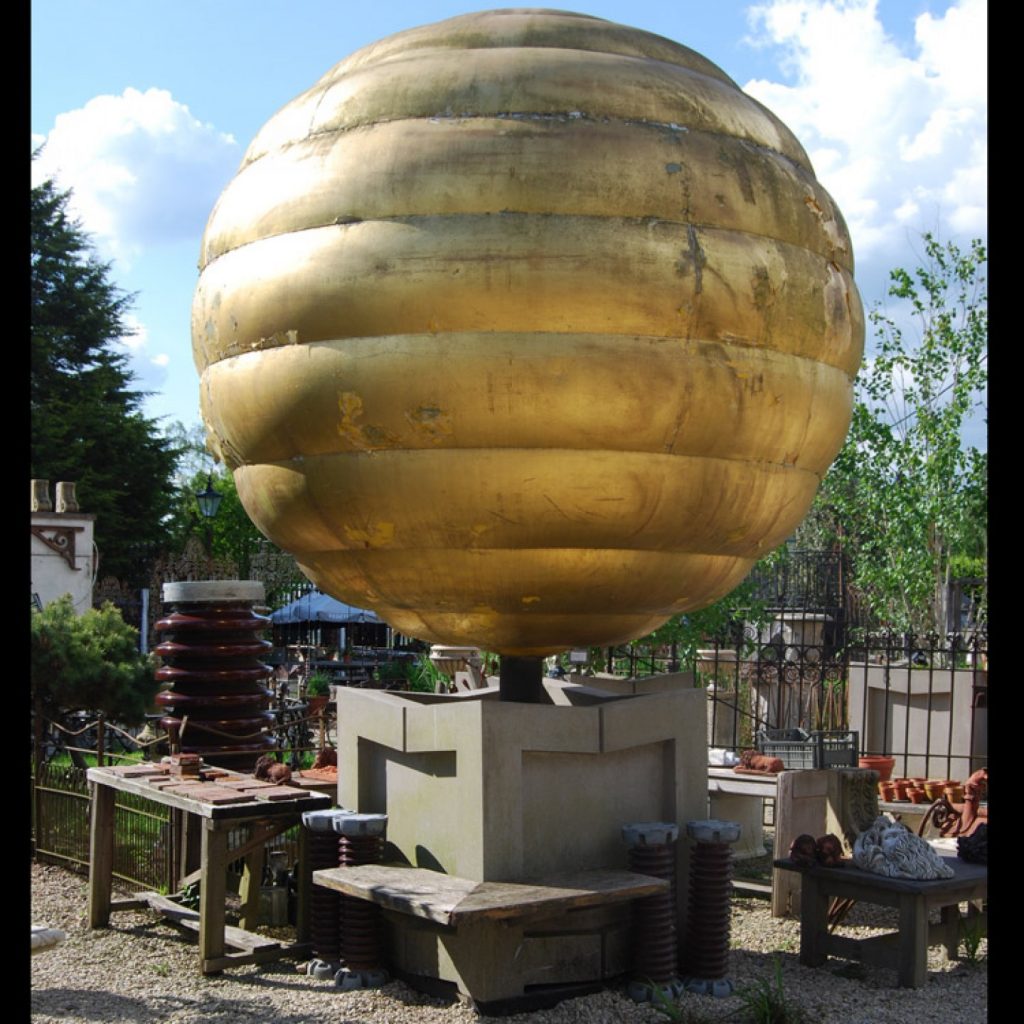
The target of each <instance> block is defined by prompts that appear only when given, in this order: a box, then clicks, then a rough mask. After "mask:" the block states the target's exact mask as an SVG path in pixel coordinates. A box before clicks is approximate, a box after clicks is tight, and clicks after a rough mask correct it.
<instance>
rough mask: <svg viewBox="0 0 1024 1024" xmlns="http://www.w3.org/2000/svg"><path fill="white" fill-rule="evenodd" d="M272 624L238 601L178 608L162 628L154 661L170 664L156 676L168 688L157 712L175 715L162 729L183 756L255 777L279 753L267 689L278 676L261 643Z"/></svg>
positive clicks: (175, 606)
mask: <svg viewBox="0 0 1024 1024" xmlns="http://www.w3.org/2000/svg"><path fill="white" fill-rule="evenodd" d="M179 586H180V585H179ZM269 624H270V620H269V619H268V618H267V617H266V616H264V615H258V614H256V613H255V612H254V611H253V610H252V607H251V602H247V601H230V600H220V601H218V600H202V601H198V600H197V601H195V602H192V601H174V602H172V610H171V612H170V613H169V614H168V615H166V616H164V617H163V618H162V619H160V620H159V621H158V622H157V623H156V626H155V631H156V633H157V634H158V636H160V638H161V642H160V643H159V644H158V645H157V646H156V647H155V648H154V653H155V654H157V655H158V656H159V657H160V659H161V661H162V662H163V664H162V665H161V666H160V668H158V670H157V673H156V675H157V679H158V681H159V682H161V683H163V684H165V685H166V686H167V689H165V690H163V691H162V692H160V693H159V694H158V695H157V697H156V704H157V706H158V707H160V708H161V709H163V710H165V711H166V712H167V714H166V715H165V716H164V717H163V718H162V719H161V723H160V724H161V725H162V726H163V727H164V728H165V729H167V731H168V732H169V733H170V734H171V737H172V739H173V740H174V741H175V742H178V743H179V746H180V749H181V751H182V753H194V754H199V755H200V756H201V757H202V758H203V760H204V761H207V762H208V763H210V764H215V765H219V766H223V767H226V768H232V769H235V770H238V771H251V770H252V767H253V765H254V764H255V762H256V759H257V758H258V757H259V756H260V755H261V754H264V753H267V752H268V751H270V750H273V749H274V748H275V747H276V740H275V739H274V737H273V735H272V733H271V731H270V730H273V727H274V714H273V712H272V710H271V709H270V701H271V692H270V690H269V689H268V688H267V687H266V686H265V685H264V681H265V680H266V678H267V676H268V675H269V673H270V668H269V666H267V665H265V664H264V663H263V662H262V661H261V660H260V658H261V657H262V656H263V655H264V654H265V653H266V652H267V651H268V650H269V649H270V648H271V646H272V645H271V644H270V643H269V642H268V641H265V640H262V639H261V638H260V637H259V636H258V634H259V633H260V632H261V631H263V630H265V629H267V628H268V626H269ZM186 718H187V726H186V728H185V731H184V733H182V732H181V727H182V722H183V721H184V720H185V719H186ZM263 730H268V731H267V732H264V731H263Z"/></svg>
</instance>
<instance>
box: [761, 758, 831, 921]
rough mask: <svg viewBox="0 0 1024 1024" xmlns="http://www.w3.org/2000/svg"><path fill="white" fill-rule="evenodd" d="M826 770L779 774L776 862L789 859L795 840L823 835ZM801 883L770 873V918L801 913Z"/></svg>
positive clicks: (791, 875) (783, 874) (780, 873)
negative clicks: (800, 837) (800, 836)
mask: <svg viewBox="0 0 1024 1024" xmlns="http://www.w3.org/2000/svg"><path fill="white" fill-rule="evenodd" d="M828 773H829V770H828V769H820V770H819V769H813V768H810V769H805V770H802V771H787V772H782V773H780V775H779V776H778V785H777V789H776V796H775V847H774V851H775V858H776V860H781V859H783V858H785V857H788V856H789V847H790V844H791V843H792V842H793V840H794V839H796V837H797V836H799V835H802V834H805V833H806V834H807V835H812V836H814V838H815V839H817V838H818V836H821V835H824V833H825V816H826V809H827V805H828ZM801 882H802V879H801V877H800V875H799V874H798V873H797V872H794V871H780V870H779V869H778V868H776V869H774V870H773V871H772V917H787V916H788V915H790V914H792V915H794V916H795V915H797V914H799V913H800V899H801V895H800V890H801Z"/></svg>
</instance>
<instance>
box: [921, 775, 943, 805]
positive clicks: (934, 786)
mask: <svg viewBox="0 0 1024 1024" xmlns="http://www.w3.org/2000/svg"><path fill="white" fill-rule="evenodd" d="M943 789H945V786H944V784H943V782H942V780H941V779H929V780H928V781H927V782H926V783H925V784H924V792H925V795H926V796H927V797H928V799H929V800H938V799H939V797H940V796H942V791H943Z"/></svg>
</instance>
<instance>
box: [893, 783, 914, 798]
mask: <svg viewBox="0 0 1024 1024" xmlns="http://www.w3.org/2000/svg"><path fill="white" fill-rule="evenodd" d="M909 788H910V783H909V782H908V781H907V780H906V779H901V780H899V781H898V782H896V784H895V799H896V800H908V799H910V798H909V797H908V796H907V790H908V789H909Z"/></svg>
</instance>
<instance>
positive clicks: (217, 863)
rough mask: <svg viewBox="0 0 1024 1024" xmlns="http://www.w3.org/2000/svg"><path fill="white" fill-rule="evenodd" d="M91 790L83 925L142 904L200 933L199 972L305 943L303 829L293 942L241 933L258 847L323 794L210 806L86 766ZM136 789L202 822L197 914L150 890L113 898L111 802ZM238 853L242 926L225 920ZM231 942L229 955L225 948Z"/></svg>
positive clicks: (326, 803)
mask: <svg viewBox="0 0 1024 1024" xmlns="http://www.w3.org/2000/svg"><path fill="white" fill-rule="evenodd" d="M86 778H87V780H88V782H89V788H90V791H91V819H90V826H89V927H90V928H105V927H107V925H108V924H109V923H110V914H111V912H113V911H119V910H137V909H141V908H144V907H149V908H151V909H153V910H156V911H157V912H159V913H161V914H163V915H164V916H166V917H168V918H170V919H171V920H173V921H175V922H176V923H177V924H179V925H181V926H183V927H185V928H189V929H191V930H193V931H198V932H199V961H200V970H201V971H202V973H203V974H215V973H218V972H220V971H221V970H223V969H224V968H225V967H232V966H238V965H241V964H249V963H261V962H264V961H267V960H276V959H279V958H280V957H281V956H284V955H297V954H301V953H303V952H307V951H308V947H309V917H308V915H309V886H310V880H309V874H310V872H309V861H308V852H307V849H306V829H305V828H300V829H299V872H298V875H299V878H298V885H299V889H298V912H297V920H296V942H295V944H294V945H291V946H282V945H281V944H280V943H279V942H275V941H273V940H270V939H267V938H266V937H264V936H260V935H256V934H253V933H252V932H249V931H247V930H245V929H246V928H248V927H252V926H253V925H254V924H255V920H256V913H257V911H258V907H259V893H260V885H261V882H262V875H263V848H264V846H265V845H266V843H267V841H268V840H269V839H271V838H273V837H274V836H275V835H278V834H279V833H281V832H283V831H285V830H286V829H289V828H291V827H292V826H293V825H295V824H297V823H299V822H301V820H302V815H303V814H304V813H305V812H306V811H312V810H323V809H325V808H329V807H330V806H331V805H332V800H331V798H330V797H329V796H326V795H324V794H322V793H315V792H308V791H299V793H300V795H299V796H298V797H297V798H294V799H288V800H280V801H269V800H258V799H256V798H255V797H253V798H250V799H247V800H245V801H244V802H240V803H231V804H224V805H215V804H211V803H208V802H205V801H204V800H202V799H195V798H191V797H187V796H183V795H181V794H177V793H170V792H167V791H165V790H161V789H158V788H156V787H154V786H152V785H150V784H149V783H147V782H146V781H145V780H144V779H141V778H125V777H123V776H120V775H118V774H117V772H116V771H115V770H113V769H112V768H109V767H108V768H90V769H89V770H88V771H87V772H86ZM118 792H122V793H135V794H136V795H138V796H141V797H144V798H145V799H147V800H152V801H153V802H154V803H158V804H162V805H163V806H165V807H172V808H175V809H177V810H179V811H183V812H186V813H188V814H191V815H194V816H195V819H196V820H197V821H199V822H200V823H201V827H202V849H201V856H200V868H199V879H198V880H199V885H200V903H199V912H198V914H197V913H196V912H195V911H194V910H189V909H188V908H186V907H183V906H181V905H180V904H177V903H175V902H174V901H172V900H169V899H168V898H167V897H165V896H161V895H160V894H159V893H155V892H142V893H136V894H135V896H134V898H132V899H122V900H114V899H112V898H111V897H112V892H113V867H114V801H115V799H116V796H117V793H118ZM241 826H247V827H249V829H250V831H251V836H250V838H249V840H248V841H247V842H246V843H245V844H244V845H243V846H242V847H239V848H237V849H232V850H231V851H230V853H229V851H228V832H229V831H231V830H232V829H237V828H239V827H241ZM242 857H244V858H245V863H246V870H245V876H244V877H243V888H242V892H241V896H242V899H243V914H242V921H241V922H240V923H241V924H242V927H241V928H231V927H228V926H227V925H226V922H225V898H226V895H227V892H226V888H227V887H226V875H227V867H228V864H229V863H230V862H231V861H234V860H238V859H240V858H242ZM228 947H232V948H233V949H234V952H229V950H228Z"/></svg>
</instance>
